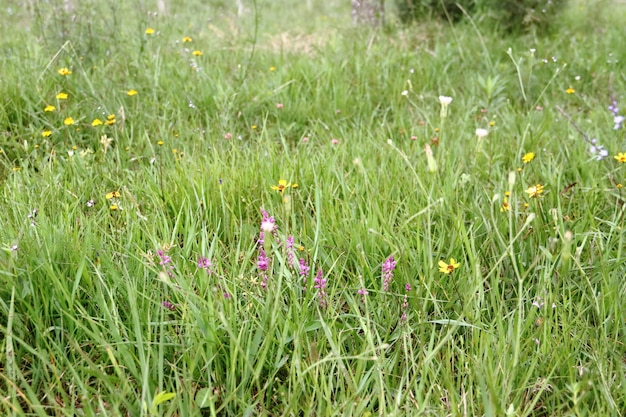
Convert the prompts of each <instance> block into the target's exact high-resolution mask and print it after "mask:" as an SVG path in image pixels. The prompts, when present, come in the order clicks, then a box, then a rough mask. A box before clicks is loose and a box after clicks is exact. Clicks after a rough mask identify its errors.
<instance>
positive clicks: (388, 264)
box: [383, 255, 396, 292]
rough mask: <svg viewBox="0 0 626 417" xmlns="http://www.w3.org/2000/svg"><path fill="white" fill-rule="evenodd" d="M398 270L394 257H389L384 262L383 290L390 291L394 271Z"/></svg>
mask: <svg viewBox="0 0 626 417" xmlns="http://www.w3.org/2000/svg"><path fill="white" fill-rule="evenodd" d="M395 269H396V261H395V259H393V255H389V257H388V258H387V259H385V262H383V290H384V291H385V292H387V291H389V283H390V282H391V281H392V280H393V271H394V270H395Z"/></svg>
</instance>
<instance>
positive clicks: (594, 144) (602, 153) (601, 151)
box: [589, 138, 609, 161]
mask: <svg viewBox="0 0 626 417" xmlns="http://www.w3.org/2000/svg"><path fill="white" fill-rule="evenodd" d="M589 142H590V143H591V146H590V147H589V152H590V153H591V155H596V154H597V156H596V160H597V161H601V160H603V159H604V158H606V157H607V156H609V151H608V150H607V149H606V148H605V147H604V146H603V145H598V140H597V139H596V138H593V139H591V140H590V141H589Z"/></svg>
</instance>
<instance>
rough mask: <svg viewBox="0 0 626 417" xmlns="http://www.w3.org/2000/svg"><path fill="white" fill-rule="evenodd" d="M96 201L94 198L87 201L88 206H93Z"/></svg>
mask: <svg viewBox="0 0 626 417" xmlns="http://www.w3.org/2000/svg"><path fill="white" fill-rule="evenodd" d="M95 204H96V203H94V201H93V200H89V201H87V207H89V208H92V207H93V206H94V205H95Z"/></svg>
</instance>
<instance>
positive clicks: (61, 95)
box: [57, 92, 68, 100]
mask: <svg viewBox="0 0 626 417" xmlns="http://www.w3.org/2000/svg"><path fill="white" fill-rule="evenodd" d="M67 97H68V95H67V93H64V92H60V93H59V94H57V100H67Z"/></svg>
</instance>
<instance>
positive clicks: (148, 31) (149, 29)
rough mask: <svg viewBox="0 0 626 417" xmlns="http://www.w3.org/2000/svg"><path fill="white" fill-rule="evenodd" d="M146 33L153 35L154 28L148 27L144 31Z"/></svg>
mask: <svg viewBox="0 0 626 417" xmlns="http://www.w3.org/2000/svg"><path fill="white" fill-rule="evenodd" d="M144 33H145V34H146V35H153V34H154V29H152V28H147V29H146V30H145V31H144Z"/></svg>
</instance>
